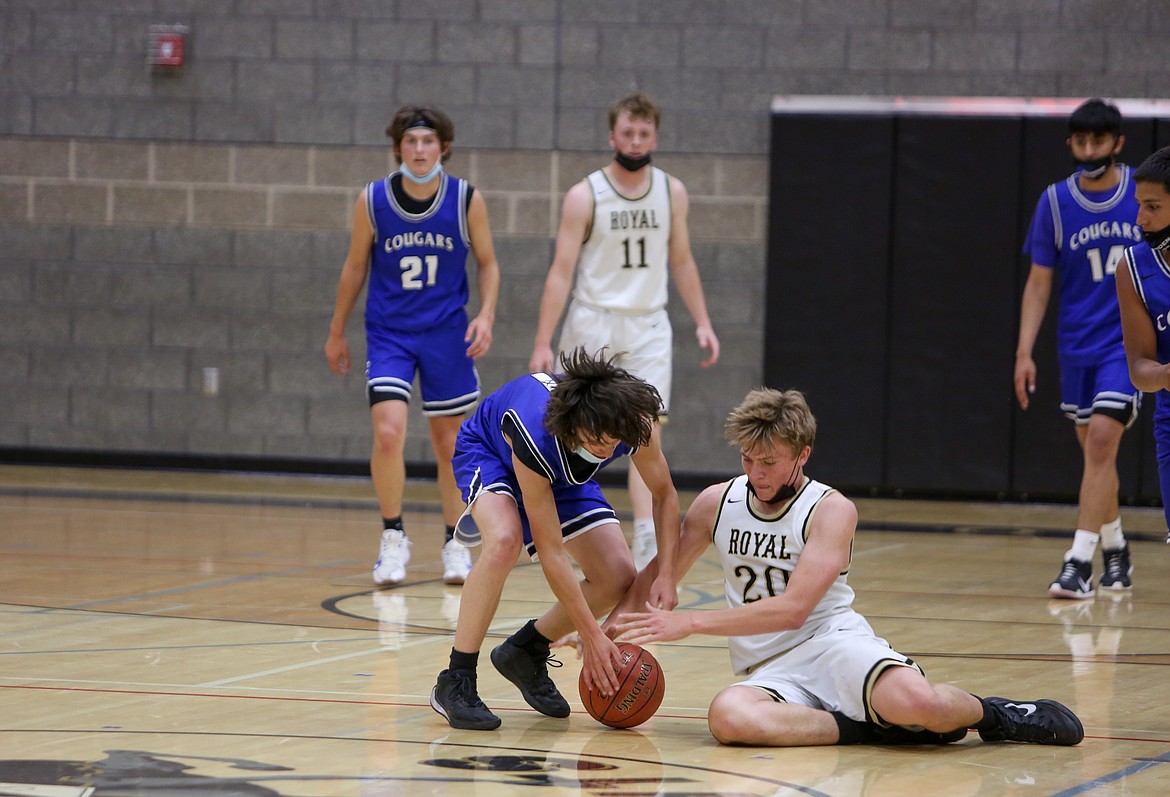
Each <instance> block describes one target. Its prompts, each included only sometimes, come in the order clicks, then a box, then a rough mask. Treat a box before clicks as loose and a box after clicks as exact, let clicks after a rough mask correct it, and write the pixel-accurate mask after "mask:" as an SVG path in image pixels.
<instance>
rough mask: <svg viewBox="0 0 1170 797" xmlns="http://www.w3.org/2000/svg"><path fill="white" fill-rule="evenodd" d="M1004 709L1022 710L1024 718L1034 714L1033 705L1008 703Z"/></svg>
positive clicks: (1034, 707)
mask: <svg viewBox="0 0 1170 797" xmlns="http://www.w3.org/2000/svg"><path fill="white" fill-rule="evenodd" d="M1004 708H1018V709H1022V710H1023V712H1024V716H1025V717H1030V716H1032V715H1033V714H1035V713H1036V704H1035V703H1008V704H1006V705H1005V706H1004Z"/></svg>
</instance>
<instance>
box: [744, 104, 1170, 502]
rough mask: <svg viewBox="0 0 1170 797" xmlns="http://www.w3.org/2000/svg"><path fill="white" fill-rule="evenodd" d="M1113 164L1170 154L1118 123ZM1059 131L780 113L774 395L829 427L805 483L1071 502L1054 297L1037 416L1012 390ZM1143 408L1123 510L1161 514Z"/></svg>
mask: <svg viewBox="0 0 1170 797" xmlns="http://www.w3.org/2000/svg"><path fill="white" fill-rule="evenodd" d="M1125 133H1126V136H1127V144H1126V148H1125V150H1124V152H1123V157H1122V160H1123V161H1125V162H1126V163H1129V164H1131V165H1134V166H1136V165H1137V164H1138V163H1140V162H1141V160H1142V159H1143V158H1144V157H1145V156H1146V155H1148V154H1149V153H1150V152H1152V151H1153V150H1154V149H1155V148H1156V146H1160V145H1167V144H1170V121H1166V120H1157V121H1156V120H1153V119H1133V118H1127V119H1126V122H1125ZM1067 138H1068V133H1067V123H1066V120H1065V118H1064V117H1063V116H1060V117H1040V116H1012V115H1007V116H977V115H954V116H946V115H932V114H899V113H896V112H889V113H872V114H871V113H863V114H834V113H823V112H821V113H776V114H774V115H773V117H772V162H771V208H770V215H769V230H768V282H767V319H766V322H765V332H766V340H765V345H764V374H765V381H766V383H767V384H768V385H770V386H773V387H785V388H786V387H797V388H800V389H801V390H803V391H804V392H805V393H806V394H807V395H808V398H809V402H810V404H811V405H812V409H813V412H814V413H815V414H816V416H817V419H818V421H819V427H820V428H819V431H818V439H817V445H816V451H815V453H814V459H813V463H812V465H811V466H810V472H811V473H813V474H814V475H815V476H816V477H817V478H820V479H823V480H825V481H827V482H829V483H830V484H834V485H836V486H839V487H842V488H845V489H849V490H852V491H854V492H858V491H870V492H873V493H897V492H899V491H903V492H905V493H906V494H927V495H939V496H948V495H950V496H985V497H1003V496H1013V497H1025V498H1027V497H1033V498H1047V499H1057V500H1062V499H1067V500H1075V498H1076V494H1077V491H1078V488H1079V482H1080V473H1081V461H1080V460H1081V455H1080V449H1079V447H1078V445H1077V443H1076V436H1075V434H1074V431H1073V428H1072V424H1071V422H1069V421H1068V420H1066V419H1065V418H1064V417H1063V416H1062V415H1061V414H1060V411H1059V404H1060V372H1059V365H1058V363H1057V359H1056V340H1055V335H1056V332H1055V321H1056V303H1055V293H1056V292H1055V290H1054V296H1053V302H1052V304H1051V305H1050V307H1049V311H1048V316H1047V317H1046V319H1045V324H1044V327H1043V328H1042V329H1041V331H1040V336H1039V338H1038V341H1037V345H1036V349H1035V355H1034V356H1035V358H1036V361H1037V366H1038V368H1039V381H1038V385H1037V392H1036V393H1035V394H1034V395H1033V396H1032V406H1031V409H1029V410H1028V411H1027V412H1023V411H1021V410H1020V409H1019V408H1018V407H1017V405H1016V402H1015V397H1014V395H1013V391H1012V369H1013V366H1014V362H1015V347H1016V337H1017V333H1018V326H1019V310H1020V295H1021V292H1022V290H1023V285H1024V281H1025V280H1026V278H1027V274H1028V270H1029V266H1030V262H1029V261H1028V259H1027V258H1026V257H1025V256H1024V255H1023V254H1022V252H1021V249H1022V246H1023V242H1024V237H1025V235H1026V233H1027V227H1028V222H1029V220H1030V218H1031V214H1032V210H1033V209H1034V207H1035V204H1036V200H1037V198H1038V197H1039V195H1040V193H1041V191H1043V190H1044V187H1045V186H1047V185H1048V184H1049V183H1051V182H1053V181H1055V180H1058V179H1061V178H1062V177H1063V176H1067V175H1068V174H1069V173H1070V172H1071V171H1072V168H1073V167H1072V162H1071V160H1070V156H1069V152H1068V149H1067V146H1066V144H1065V140H1066V139H1067ZM1152 405H1153V400H1152V397H1147V400H1146V407H1145V409H1144V410H1143V415H1142V418H1141V420H1140V422H1139V424H1138V425H1136V426H1135V427H1134V428H1133V429H1132V430H1130V432H1129V433H1128V434H1127V435H1126V437H1125V438H1124V440H1123V442H1122V450H1121V453H1120V456H1119V470H1120V475H1121V494H1122V498H1123V500H1125V501H1127V502H1132V503H1157V502H1158V500H1159V489H1158V479H1157V468H1156V465H1155V463H1154V454H1153V442H1152V431H1151V425H1152V424H1151V421H1150V413H1151V410H1152Z"/></svg>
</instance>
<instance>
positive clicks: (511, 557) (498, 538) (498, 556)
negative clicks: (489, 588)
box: [479, 529, 524, 570]
mask: <svg viewBox="0 0 1170 797" xmlns="http://www.w3.org/2000/svg"><path fill="white" fill-rule="evenodd" d="M523 545H524V537H523V535H522V534H521V533H520V530H519V529H515V530H509V529H496V530H495V531H493V532H491V533H487V534H484V535H483V550H482V551H481V552H480V555H479V559H480V561H483V562H484V566H485V567H491V568H493V569H494V568H497V567H499V568H502V569H507V570H511V569H512V567H513V566H514V565H515V564H516V559H517V557H519V556H520V549H521V547H523Z"/></svg>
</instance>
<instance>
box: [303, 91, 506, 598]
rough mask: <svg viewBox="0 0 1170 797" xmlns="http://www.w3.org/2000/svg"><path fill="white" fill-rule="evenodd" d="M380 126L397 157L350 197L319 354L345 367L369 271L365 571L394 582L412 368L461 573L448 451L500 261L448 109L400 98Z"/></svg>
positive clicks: (448, 576) (402, 540) (459, 505)
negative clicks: (348, 226) (369, 554)
mask: <svg viewBox="0 0 1170 797" xmlns="http://www.w3.org/2000/svg"><path fill="white" fill-rule="evenodd" d="M386 135H387V136H389V137H390V138H391V140H392V141H393V142H394V158H395V160H396V161H397V162H398V163H399V168H398V170H397V171H395V172H393V173H392V174H390V175H389V176H387V177H385V178H383V179H381V180H377V181H375V182H372V183H370V184H369V185H367V186H366V187H365V188H364V189H363V190H362V192H361V194H360V195H359V196H358V198H357V202H356V203H355V204H354V210H353V228H352V232H351V235H350V244H349V254H348V255H347V256H346V258H345V264H344V265H343V266H342V269H341V279H340V281H339V283H338V286H337V302H336V305H335V306H334V310H333V320H332V321H331V322H330V324H329V339H328V340H327V341H326V343H325V356H326V358H327V359H328V360H329V367H330V368H332V369H333V371H334V372H335V373H337V374H338V375H340V376H344V375H345V374H346V373H348V371H349V369H350V365H351V359H350V353H349V344H348V343H347V342H346V339H345V325H346V322H347V321H348V320H349V316H350V313H351V312H352V311H353V308H354V304H355V303H356V302H357V299H358V296H359V294H360V293H361V291H362V286H363V285H364V284H365V283H366V280H367V278H368V279H369V289H368V291H367V295H366V313H365V321H366V360H367V362H366V380H367V383H366V384H367V394H368V397H369V402H370V416H371V418H372V420H373V427H374V446H373V453H372V454H371V455H370V474H371V475H372V476H373V481H374V491H375V493H376V494H377V497H378V506H379V507H380V509H381V511H382V526H383V531H382V539H381V546H380V550H379V556H378V560H377V562H376V564H375V565H374V571H373V581H374V584H376V585H377V586H380V587H384V586H393V585H395V584H399V583H401V582H402V581H403V579H405V578H406V564H407V562H408V561H409V560H410V541H409V540H408V539H407V537H406V532H405V530H404V529H403V525H402V496H403V490H404V487H405V482H406V465H405V460H404V457H403V446H404V443H405V441H406V427H407V402H409V401H410V399H411V394H412V390H413V385H414V380H415V375H416V374H417V375H418V381H419V389H420V392H421V393H422V401H423V404H422V411H423V414H424V415H425V416H427V420H428V422H429V424H430V432H431V444H432V446H433V447H434V450H435V460H436V464H437V466H438V481H439V494H440V499H441V502H442V508H443V520H444V522H445V523H446V524H447V535H446V541H445V543H444V545H443V548H442V552H441V554H442V560H443V581H444V582H445V583H447V584H462V583H463V581H464V580H465V579H466V578H467V573H468V571H469V570H470V568H471V556H470V554H469V553H468V551H467V549H466V548H465V547H464V546H462V545H460V544H459V543H458V542H456V541H454V540H453V539H452V534H453V532H454V526H455V522H456V520H458V519H459V514H460V513H461V512H462V511H463V501H462V499H461V498H460V495H459V488H458V487H457V486H456V484H455V478H454V476H453V475H452V472H451V456H452V455H453V454H454V452H455V436H456V434H457V433H458V431H459V424H460V423H461V422H462V420H463V416H464V414H466V413H467V412H468V410H470V408H471V407H472V406H473V405H474V404H475V402H476V401H478V400H479V375H478V373H477V372H476V369H475V360H476V358H478V357H482V356H483V355H484V354H486V353H487V351H488V349H489V348H490V346H491V343H492V324H493V322H494V320H495V313H496V299H497V297H498V294H499V288H500V270H499V266H498V265H497V263H496V256H495V251H494V249H493V247H492V235H491V229H490V228H489V226H488V216H487V206H486V205H485V204H484V200H483V197H482V196H481V195H480V194H479V193H478V192H476V191H474V189H473V188H472V186H471V185H469V184H468V183H467V181H466V180H462V179H459V178H457V177H454V176H451V175H448V174H446V173H444V171H443V163H444V162H445V161H446V160H447V159H448V158H449V157H450V155H451V144H452V142H453V141H454V139H455V127H454V125H453V124H452V123H451V120H450V119H449V118H448V117H447V116H446V114H444V113H443V112H441V111H439V110H436V109H434V108H428V107H415V106H404V107H403V108H401V109H399V111H398V112H397V113H396V114H395V116H394V119H393V121H392V122H391V123H390V126H389V127H388V128H387V129H386ZM469 251H470V252H472V253H474V255H475V261H476V266H477V268H478V272H477V279H476V284H477V286H478V290H479V313H478V314H477V315H476V316H475V318H473V319H471V321H470V322H469V321H468V318H467V312H466V310H465V309H464V305H466V304H467V300H468V295H469V292H468V284H467V271H466V266H467V264H466V261H467V254H468V252H469Z"/></svg>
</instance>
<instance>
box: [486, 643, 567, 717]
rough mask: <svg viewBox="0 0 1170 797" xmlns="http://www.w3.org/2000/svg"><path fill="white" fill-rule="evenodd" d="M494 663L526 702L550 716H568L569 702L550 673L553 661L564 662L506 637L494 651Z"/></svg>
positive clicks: (549, 653)
mask: <svg viewBox="0 0 1170 797" xmlns="http://www.w3.org/2000/svg"><path fill="white" fill-rule="evenodd" d="M492 664H493V665H495V668H496V669H497V670H499V671H500V675H502V676H504V677H505V678H507V679H508V680H509V681H511V682H512V683H514V684H515V685H516V687H517V688H518V689H519V690H520V694H522V695H523V696H524V700H525V702H527V703H528V705H530V706H532V707H533V708H534V709H536V710H537V711H539V712H540V713H541V714H544V715H546V716H549V717H567V716H569V702H568V701H567V700H565V698H564V697H562V696H561V693H560V692H558V691H557V686H556V684H554V683H553V682H552V679H551V678H549V677H548V667H549V665H550V664H551V665H552V666H553V667H560V666H562V663H561V662H560V661H557V660H556V659H554V658H553V654H552V653H551V652H548V653H545V654H544V655H543V656H539V655H533V654H531V653H529V652H528V651H527V650H525V649H524V648H522V647H520V646H519V645H515V644H513V643H512V640H510V639H505V640H504V641H503V642H502V643H500V645H499V646H498V647H497V648H496V649H495V650H493V651H492Z"/></svg>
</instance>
